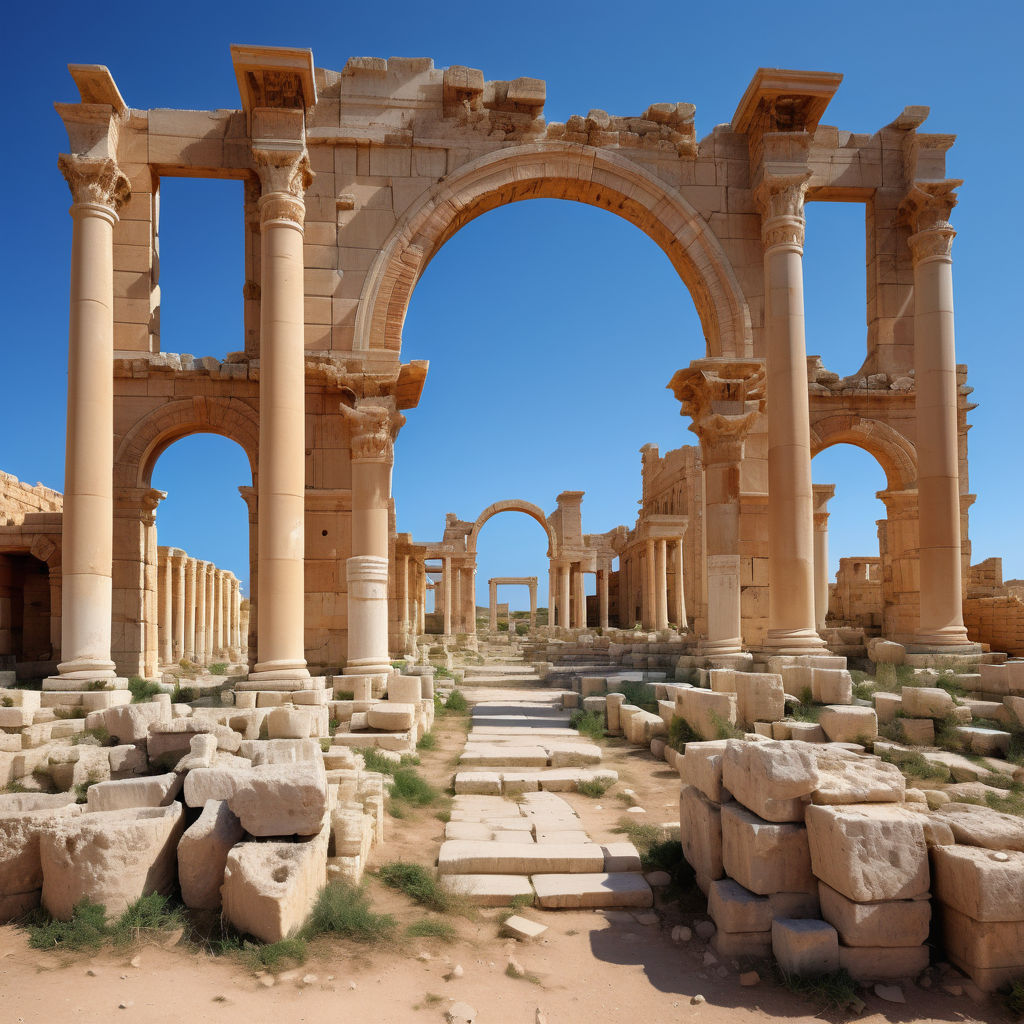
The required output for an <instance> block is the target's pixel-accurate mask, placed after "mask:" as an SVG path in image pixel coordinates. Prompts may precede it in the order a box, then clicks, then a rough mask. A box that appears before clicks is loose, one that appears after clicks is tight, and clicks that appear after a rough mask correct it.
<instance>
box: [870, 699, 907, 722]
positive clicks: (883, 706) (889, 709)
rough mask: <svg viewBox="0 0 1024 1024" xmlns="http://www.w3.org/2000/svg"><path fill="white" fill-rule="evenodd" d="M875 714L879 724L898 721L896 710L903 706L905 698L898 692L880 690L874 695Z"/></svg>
mask: <svg viewBox="0 0 1024 1024" xmlns="http://www.w3.org/2000/svg"><path fill="white" fill-rule="evenodd" d="M874 701H875V715H876V716H877V718H878V724H879V725H888V724H889V723H890V722H895V721H896V712H897V711H900V710H901V709H902V708H903V698H902V697H901V696H900V695H899V694H898V693H884V692H882V691H879V692H878V693H876V694H875V695H874Z"/></svg>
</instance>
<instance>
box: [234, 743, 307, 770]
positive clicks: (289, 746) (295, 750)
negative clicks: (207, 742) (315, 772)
mask: <svg viewBox="0 0 1024 1024" xmlns="http://www.w3.org/2000/svg"><path fill="white" fill-rule="evenodd" d="M238 753H239V755H240V756H242V757H247V758H248V759H249V760H250V761H251V762H252V764H253V767H257V766H258V765H263V764H319V763H320V762H321V761H322V760H323V751H322V750H321V749H320V744H319V743H318V742H317V741H316V740H312V739H277V740H243V741H242V742H241V744H239V747H238Z"/></svg>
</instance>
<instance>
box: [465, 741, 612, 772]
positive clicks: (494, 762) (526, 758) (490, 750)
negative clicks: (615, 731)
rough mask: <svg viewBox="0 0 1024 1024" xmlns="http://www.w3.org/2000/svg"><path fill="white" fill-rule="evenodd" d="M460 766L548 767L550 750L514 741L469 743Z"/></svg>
mask: <svg viewBox="0 0 1024 1024" xmlns="http://www.w3.org/2000/svg"><path fill="white" fill-rule="evenodd" d="M599 759H600V755H599ZM459 766H460V767H461V768H546V767H547V766H548V752H547V751H546V750H545V749H544V748H543V747H539V746H529V747H528V746H522V747H520V746H517V745H515V744H512V743H493V744H486V743H469V744H467V745H466V748H465V750H464V751H463V753H462V756H461V757H460V758H459Z"/></svg>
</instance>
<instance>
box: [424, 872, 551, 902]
mask: <svg viewBox="0 0 1024 1024" xmlns="http://www.w3.org/2000/svg"><path fill="white" fill-rule="evenodd" d="M440 883H441V887H442V888H443V889H445V890H446V891H448V892H453V893H457V894H458V895H459V896H461V897H463V898H464V899H466V900H467V901H468V902H470V903H472V904H473V905H474V906H477V907H507V906H508V905H509V904H510V903H511V902H512V901H513V900H517V901H522V900H524V899H528V900H529V902H530V903H532V902H533V886H532V885H531V884H530V880H529V878H524V877H523V876H522V875H442V876H441V878H440ZM527 905H529V904H527Z"/></svg>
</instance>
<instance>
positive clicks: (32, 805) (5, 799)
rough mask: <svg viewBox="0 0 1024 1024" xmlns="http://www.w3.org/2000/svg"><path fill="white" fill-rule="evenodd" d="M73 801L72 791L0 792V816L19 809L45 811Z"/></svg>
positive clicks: (14, 812) (13, 812)
mask: <svg viewBox="0 0 1024 1024" xmlns="http://www.w3.org/2000/svg"><path fill="white" fill-rule="evenodd" d="M74 802H75V794H74V793H0V817H3V816H5V815H8V814H17V813H18V812H19V811H46V810H51V809H54V808H57V807H67V805H68V804H73V803H74Z"/></svg>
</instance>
